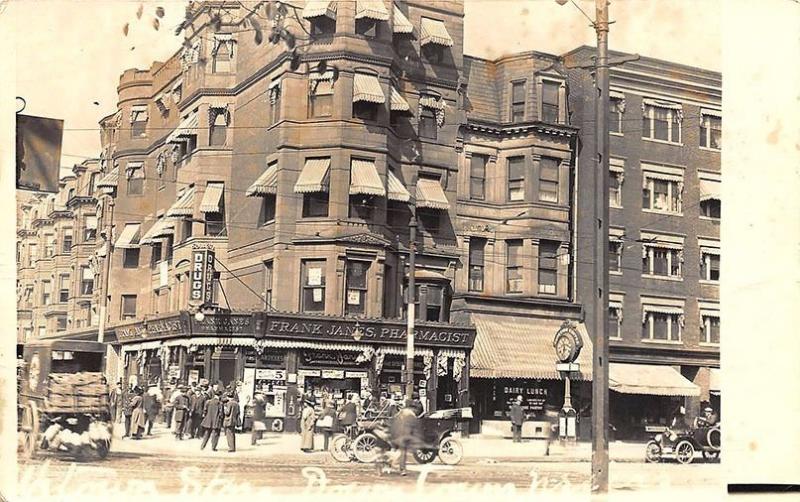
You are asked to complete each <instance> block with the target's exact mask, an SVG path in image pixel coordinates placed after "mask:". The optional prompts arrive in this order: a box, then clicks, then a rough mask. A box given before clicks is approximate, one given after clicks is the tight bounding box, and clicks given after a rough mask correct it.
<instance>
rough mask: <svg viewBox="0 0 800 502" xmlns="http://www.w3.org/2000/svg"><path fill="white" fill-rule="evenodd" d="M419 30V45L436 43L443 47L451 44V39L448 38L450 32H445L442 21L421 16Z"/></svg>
mask: <svg viewBox="0 0 800 502" xmlns="http://www.w3.org/2000/svg"><path fill="white" fill-rule="evenodd" d="M419 31H420V35H421V36H420V39H419V44H420V45H427V44H437V45H442V46H444V47H452V46H453V39H452V38H450V34H449V33H447V28H446V27H445V26H444V21H439V20H437V19H430V18H427V17H423V18H422V22H421V23H420V30H419Z"/></svg>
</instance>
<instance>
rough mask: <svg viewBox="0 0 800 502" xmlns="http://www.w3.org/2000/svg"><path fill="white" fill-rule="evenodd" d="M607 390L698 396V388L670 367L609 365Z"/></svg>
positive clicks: (651, 394) (626, 392)
mask: <svg viewBox="0 0 800 502" xmlns="http://www.w3.org/2000/svg"><path fill="white" fill-rule="evenodd" d="M608 388H609V389H611V390H613V391H615V392H619V393H621V394H645V395H650V396H699V395H700V387H698V386H697V385H695V384H693V383H692V382H690V381H689V380H687V379H686V378H685V377H684V376H683V375H681V374H680V372H678V371H677V370H676V369H675V368H673V367H671V366H659V365H656V364H622V363H611V364H610V365H609V366H608Z"/></svg>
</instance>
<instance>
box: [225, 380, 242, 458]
mask: <svg viewBox="0 0 800 502" xmlns="http://www.w3.org/2000/svg"><path fill="white" fill-rule="evenodd" d="M224 414H225V418H224V419H223V420H222V427H223V428H224V429H225V441H226V442H227V443H228V452H231V453H233V452H235V451H236V429H237V428H238V427H239V415H240V408H239V398H238V396H237V395H236V392H230V393H229V394H228V401H227V402H226V403H225V408H224Z"/></svg>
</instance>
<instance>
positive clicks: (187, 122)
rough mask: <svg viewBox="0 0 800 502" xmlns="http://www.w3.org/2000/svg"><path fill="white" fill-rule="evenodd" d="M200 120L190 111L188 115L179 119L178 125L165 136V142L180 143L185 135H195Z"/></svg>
mask: <svg viewBox="0 0 800 502" xmlns="http://www.w3.org/2000/svg"><path fill="white" fill-rule="evenodd" d="M199 124H200V121H199V119H198V118H197V113H190V114H189V116H188V117H186V118H185V119H183V120H181V122H180V124H178V127H176V128H175V130H174V131H172V132H171V133H170V135H169V136H167V141H166V142H167V143H180V142H182V141H184V138H185V137H186V136H196V135H197V129H198V127H199Z"/></svg>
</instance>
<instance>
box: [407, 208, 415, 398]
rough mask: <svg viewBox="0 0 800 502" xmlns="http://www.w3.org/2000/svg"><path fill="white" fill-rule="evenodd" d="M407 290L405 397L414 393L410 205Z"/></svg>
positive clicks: (412, 246) (412, 210)
mask: <svg viewBox="0 0 800 502" xmlns="http://www.w3.org/2000/svg"><path fill="white" fill-rule="evenodd" d="M408 227H409V239H408V291H407V293H406V297H407V300H406V302H407V305H408V307H407V308H406V321H407V326H406V399H411V396H412V395H413V394H414V320H415V318H416V311H415V310H416V308H415V307H416V305H415V303H414V300H415V298H416V277H414V272H415V266H416V257H415V255H416V254H417V215H416V207H415V206H411V221H409V222H408Z"/></svg>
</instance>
